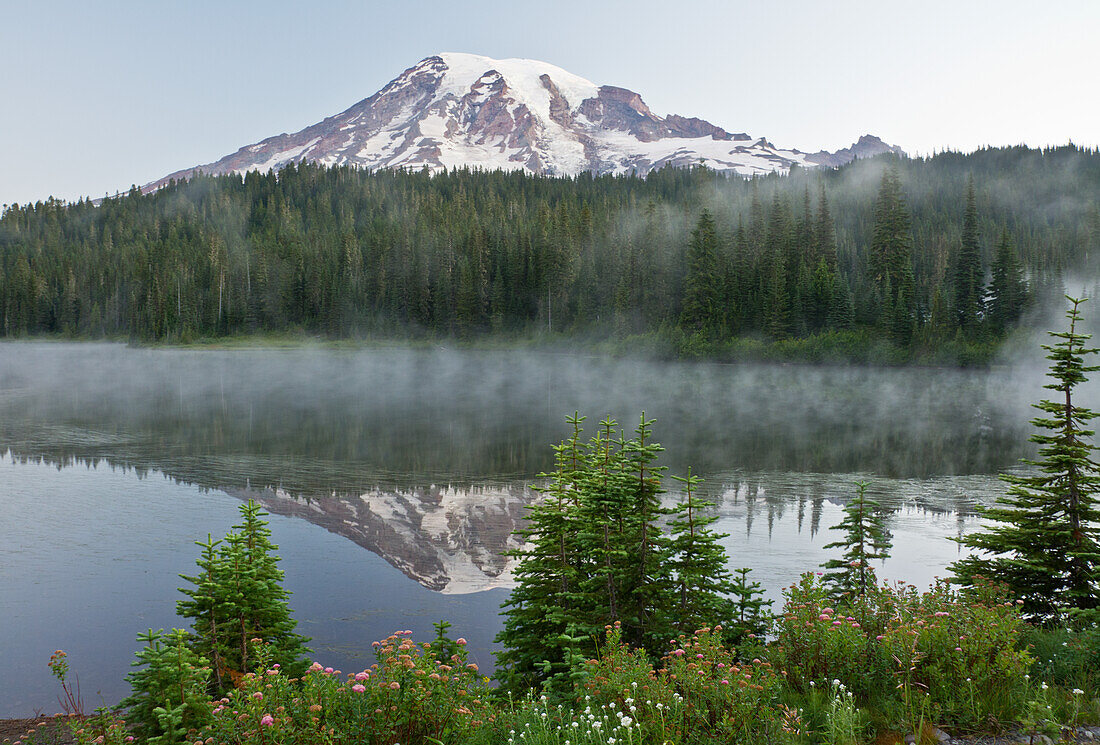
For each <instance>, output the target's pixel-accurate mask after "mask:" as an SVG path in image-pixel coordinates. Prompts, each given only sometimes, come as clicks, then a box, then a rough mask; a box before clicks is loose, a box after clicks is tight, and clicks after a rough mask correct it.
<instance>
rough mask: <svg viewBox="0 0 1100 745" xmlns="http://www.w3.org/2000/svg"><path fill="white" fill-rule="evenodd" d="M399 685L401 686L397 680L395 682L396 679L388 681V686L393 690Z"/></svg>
mask: <svg viewBox="0 0 1100 745" xmlns="http://www.w3.org/2000/svg"><path fill="white" fill-rule="evenodd" d="M400 687H401V684H400V683H398V682H397V681H396V680H395V681H393V682H392V683H390V688H392V689H393V690H395V691H396V690H397V689H398V688H400Z"/></svg>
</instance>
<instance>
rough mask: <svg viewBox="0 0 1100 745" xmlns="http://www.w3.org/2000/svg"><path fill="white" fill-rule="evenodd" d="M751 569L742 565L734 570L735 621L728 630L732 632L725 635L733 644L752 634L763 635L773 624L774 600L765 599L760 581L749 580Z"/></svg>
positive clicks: (733, 598)
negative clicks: (772, 607) (772, 609)
mask: <svg viewBox="0 0 1100 745" xmlns="http://www.w3.org/2000/svg"><path fill="white" fill-rule="evenodd" d="M751 571H752V570H751V569H749V568H748V567H741V568H740V569H735V570H734V572H733V580H732V584H733V588H732V596H733V597H732V600H733V623H732V625H731V626H730V627H729V629H728V630H727V631H728V632H730V633H726V634H724V635H723V636H724V637H725V638H726V640H727V641H728V642H729V643H731V644H739V643H740V642H741V641H742V640H743V639H744V638H745V637H747V636H750V635H755V636H757V637H760V636H763V635H764V634H766V633H767V631H768V627H769V625H770V624H771V618H772V614H771V611H770V610H769V609H770V608H771V606H772V601H771V600H765V599H764V588H763V587H762V586H761V584H760V583H759V582H750V581H749V572H751Z"/></svg>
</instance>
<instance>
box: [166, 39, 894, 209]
mask: <svg viewBox="0 0 1100 745" xmlns="http://www.w3.org/2000/svg"><path fill="white" fill-rule="evenodd" d="M888 151H894V152H899V153H900V152H901V151H900V150H899V149H898V148H896V147H893V146H890V145H887V144H886V143H884V142H883V141H882V140H880V139H879V138H877V137H873V136H871V135H864V136H863V137H861V138H859V140H858V141H857V142H856V143H854V144H853V145H852V146H851V147H850V148H845V149H843V150H839V151H837V152H835V153H829V152H826V151H821V152H817V153H804V152H801V151H799V150H784V149H781V148H778V147H776V146H775V145H773V144H772V143H770V142H768V140H766V139H765V138H763V137H758V138H753V137H750V136H749V135H747V134H745V133H743V132H741V133H730V132H727V131H726V130H724V129H722V128H720V127H717V126H715V125H713V124H711V123H709V122H706V121H703V120H702V119H696V118H686V117H682V116H677V115H675V114H670V115H668V116H663V117H662V116H659V115H657V114H655V113H653V111H651V110H650V108H649V107H648V106H646V104H645V102H644V101H642V98H641V96H640V95H638V94H637V93H635V92H633V91H629V90H627V89H625V88H616V87H615V86H610V85H602V86H597V85H595V84H594V83H590V82H589V81H587V80H585V79H584V78H581V77H578V76H576V75H573V74H572V73H569V72H566V71H565V70H563V69H561V68H560V67H555V66H554V65H550V64H547V63H545V62H538V61H536V60H526V59H505V60H495V59H490V58H488V57H481V56H478V55H473V54H457V53H447V54H439V55H436V56H433V57H428V58H426V59H424V60H421V61H420V62H419V63H417V64H416V65H414V66H413V67H410V68H409V69H407V70H405V71H404V72H403V73H401V74H400V75H399V76H397V77H396V78H395V79H393V80H392V81H390V82H389V83H388V84H387V85H386V86H385V87H384V88H382V90H380V91H378V92H377V93H375V94H374V95H373V96H371V97H370V98H367V99H365V100H363V101H360V102H359V103H357V104H355V105H354V106H352V107H351V108H350V109H348V110H347V111H344V112H342V113H340V114H337V115H336V116H332V117H329V118H327V119H325V120H324V121H322V122H320V123H318V124H314V125H312V126H310V127H306V128H305V129H303V130H301V131H300V132H296V133H294V134H281V135H276V136H275V137H269V138H267V139H266V140H263V141H261V142H258V143H256V144H254V145H248V146H246V147H243V148H241V149H240V150H238V151H237V152H235V153H233V154H232V155H227V156H226V157H224V158H222V159H221V160H219V161H217V162H215V163H210V164H207V165H204V166H199V167H198V168H191V169H187V170H183V171H178V172H176V173H173V174H171V175H170V176H167V177H165V178H164V179H161V180H160V181H157V182H154V183H152V184H149V185H148V186H147V187H146V189H147V190H149V189H156V188H159V187H160V186H163V185H164V184H166V183H167V182H168V180H170V179H181V178H188V177H189V176H191V175H192V174H194V173H195V172H196V171H202V172H204V173H207V174H224V173H244V172H246V171H251V170H259V171H267V170H269V169H272V168H276V169H277V168H280V167H282V166H284V165H286V164H288V163H297V162H302V161H309V162H316V163H321V164H324V165H345V164H347V165H352V166H358V167H362V168H369V169H378V168H410V169H415V170H419V169H421V168H424V167H427V168H429V169H432V170H438V169H447V168H452V167H461V166H469V167H477V168H483V169H489V170H492V169H497V168H500V169H505V170H516V169H523V170H526V171H528V172H530V173H537V174H544V175H576V174H578V173H580V172H582V171H591V172H593V173H600V174H602V173H615V174H623V173H631V172H636V173H638V174H639V175H642V174H645V173H647V172H649V171H650V170H652V169H654V168H660V167H662V166H664V165H669V164H671V165H673V166H689V165H696V164H700V163H702V164H705V165H706V166H708V167H709V168H713V169H715V170H718V171H724V172H734V173H738V174H741V175H745V176H751V175H753V174H759V173H768V172H771V171H786V170H787V169H789V168H790V166H791V165H792V164H796V163H797V164H799V165H803V166H808V167H812V166H819V165H826V166H837V165H842V164H843V163H847V162H848V161H850V160H852V159H854V158H858V157H869V156H872V155H877V154H879V153H883V152H888Z"/></svg>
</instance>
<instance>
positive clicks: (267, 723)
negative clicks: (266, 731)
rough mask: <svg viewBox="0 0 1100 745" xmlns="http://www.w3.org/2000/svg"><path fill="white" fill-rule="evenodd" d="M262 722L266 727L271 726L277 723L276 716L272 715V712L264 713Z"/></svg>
mask: <svg viewBox="0 0 1100 745" xmlns="http://www.w3.org/2000/svg"><path fill="white" fill-rule="evenodd" d="M260 724H261V725H263V726H264V727H270V726H271V725H273V724H275V717H273V716H271V715H270V714H264V716H263V718H262V719H261V720H260Z"/></svg>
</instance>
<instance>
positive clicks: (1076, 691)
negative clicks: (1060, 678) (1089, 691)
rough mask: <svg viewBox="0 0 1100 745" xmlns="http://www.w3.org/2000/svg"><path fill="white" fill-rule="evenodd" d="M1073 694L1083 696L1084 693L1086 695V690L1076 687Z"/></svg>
mask: <svg viewBox="0 0 1100 745" xmlns="http://www.w3.org/2000/svg"><path fill="white" fill-rule="evenodd" d="M1073 695H1074V696H1083V695H1085V692H1084V691H1082V690H1081V689H1080V688H1074V689H1073Z"/></svg>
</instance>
